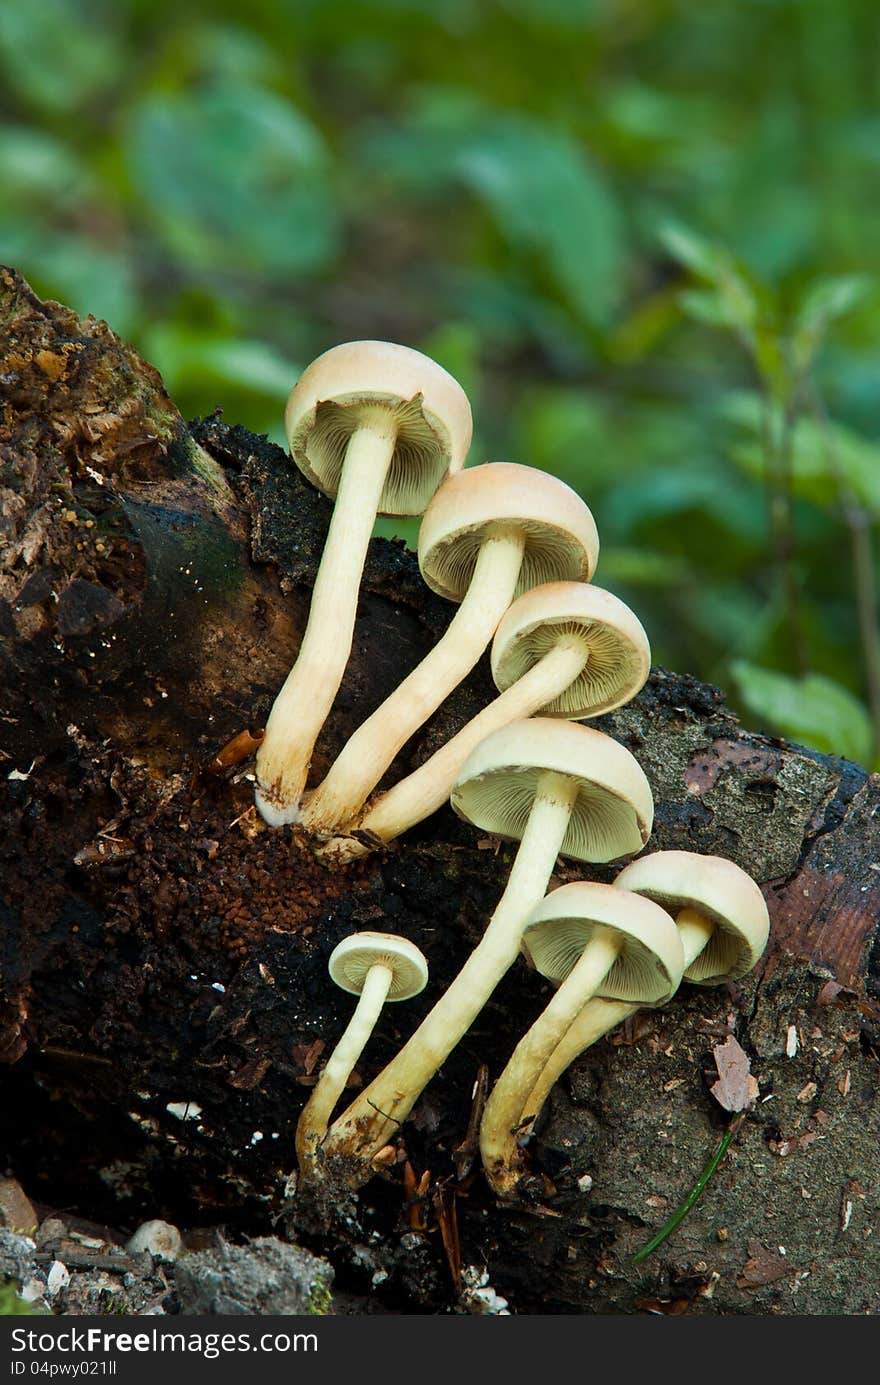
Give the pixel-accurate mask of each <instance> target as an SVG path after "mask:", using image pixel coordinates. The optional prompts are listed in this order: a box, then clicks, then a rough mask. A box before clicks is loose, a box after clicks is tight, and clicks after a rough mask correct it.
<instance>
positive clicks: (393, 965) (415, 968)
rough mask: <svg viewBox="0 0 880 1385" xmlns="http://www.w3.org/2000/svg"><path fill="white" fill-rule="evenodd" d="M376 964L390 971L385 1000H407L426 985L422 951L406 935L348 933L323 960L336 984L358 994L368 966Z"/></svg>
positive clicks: (425, 963) (426, 966)
mask: <svg viewBox="0 0 880 1385" xmlns="http://www.w3.org/2000/svg"><path fill="white" fill-rule="evenodd" d="M377 966H382V967H387V968H388V970H389V971H390V972H391V985H390V986H389V988H388V995H387V997H386V999H388V1000H409V999H410V997H411V996H414V995H418V993H419V991H423V990H424V989H425V986H426V985H427V982H428V963H427V961H426V959H425V957H424V954H423V953H422V952H420V951H419V949H418V948H417V947H416V945H415V943H411V942H410V941H409V939H408V938H399V937H397V936H396V934H394V933H370V932H363V933H352V934H351V935H350V936H349V937H347V938H343V939H342V942H341V943H337V945H336V947H334V949H333V951H332V952H331V954H330V958H329V961H328V963H327V969H328V971H329V972H330V976H331V978H332V979H333V980H334V981H335V982H336V985H337V986H341V988H342V989H343V990H344V991H350V992H351V994H352V995H360V993H361V991H362V990H363V989H364V982H365V981H366V979H367V974H368V973H369V971H370V968H371V967H377Z"/></svg>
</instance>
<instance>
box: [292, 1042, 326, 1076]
mask: <svg viewBox="0 0 880 1385" xmlns="http://www.w3.org/2000/svg"><path fill="white" fill-rule="evenodd" d="M291 1052H292V1056H293V1059H294V1062H296V1063H298V1064H299V1066H300V1067H301V1068H302V1070H303V1072H304V1073H305V1075H306V1077H311V1075H312V1073H313V1072H314V1071H315V1064H316V1063H317V1061H318V1059H319V1058H320V1056H321V1054H322V1053H323V1052H324V1040H323V1039H315V1040H313V1042H312V1043H310V1044H297V1046H296V1048H294V1049H292V1050H291Z"/></svg>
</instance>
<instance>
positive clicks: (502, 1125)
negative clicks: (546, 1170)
mask: <svg viewBox="0 0 880 1385" xmlns="http://www.w3.org/2000/svg"><path fill="white" fill-rule="evenodd" d="M620 950H621V939H620V935H619V934H616V933H613V932H612V931H611V930H610V929H603V930H599V931H597V934H596V936H594V938H593V939H592V940H591V941H590V943H589V944H588V946H587V947H586V948H585V949H584V951H583V953H582V954H581V956H580V957H579V958H578V960H577V962H576V963H575V965H574V966H573V967H572V969H571V972H570V973H569V975H568V976H567V977H566V979H565V980H564V981H563V983H562V985H561V986H560V987H559V990H558V991H557V992H556V994H555V995H554V997H553V999H552V1000H551V1001H550V1003H549V1005H547V1007H546V1008H545V1009H544V1010H543V1011H542V1012H541V1014H540V1015H539V1016H538V1018H537V1020H536V1021H535V1023H534V1024H533V1025H532V1027H531V1029H529V1031H528V1033H527V1034H525V1035H524V1037H523V1038H522V1039H520V1041H519V1043H518V1044H517V1046H516V1048H515V1049H514V1051H513V1054H512V1056H511V1058H510V1061H509V1062H508V1064H507V1066H506V1067H505V1069H504V1071H503V1072H502V1074H501V1076H500V1077H499V1079H498V1081H497V1082H496V1083H495V1086H494V1088H493V1089H492V1095H491V1096H490V1097H489V1100H488V1101H487V1103H486V1109H485V1111H484V1112H483V1119H482V1122H481V1124H480V1153H481V1155H482V1159H483V1165H484V1167H485V1170H486V1174H487V1177H488V1179H489V1182H490V1183H491V1184H492V1187H493V1188H494V1189H495V1192H496V1193H498V1194H499V1196H502V1197H503V1196H505V1195H507V1194H509V1193H510V1192H512V1191H513V1189H514V1187H515V1186H516V1181H517V1174H518V1170H517V1168H516V1162H517V1161H516V1154H517V1136H518V1134H519V1127H520V1124H521V1112H522V1104H523V1091H528V1090H529V1088H530V1087H531V1086H532V1083H533V1082H534V1081H535V1079H536V1078H537V1076H538V1075H539V1073H540V1072H541V1070H542V1068H543V1066H544V1064H545V1063H546V1062H547V1060H548V1058H550V1056H551V1054H552V1053H553V1052H554V1050H555V1048H556V1046H557V1044H558V1043H559V1041H560V1039H562V1037H563V1035H564V1034H565V1032H566V1030H567V1029H568V1028H569V1026H570V1025H571V1024H572V1022H573V1021H574V1020H575V1019H576V1018H577V1016H578V1014H579V1012H580V1011H582V1010H583V1008H584V1006H585V1005H586V1003H587V1001H588V1000H589V999H590V997H591V996H593V995H594V994H595V992H596V991H597V990H598V988H599V987H600V986H601V984H602V982H603V981H604V980H605V977H606V976H607V975H608V973H609V971H610V970H611V968H612V967H613V965H614V963H615V961H616V960H617V957H618V954H619V953H620Z"/></svg>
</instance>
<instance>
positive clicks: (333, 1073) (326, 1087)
mask: <svg viewBox="0 0 880 1385" xmlns="http://www.w3.org/2000/svg"><path fill="white" fill-rule="evenodd" d="M327 965H328V970H329V972H330V976H331V978H332V980H333V981H335V983H336V985H337V986H341V987H342V989H343V990H344V991H349V992H351V994H352V995H356V996H358V997H359V1000H358V1003H357V1007H356V1009H355V1012H354V1014H353V1015H352V1017H351V1019H350V1020H349V1022H348V1026H347V1028H346V1030H345V1032H344V1033H343V1035H342V1037H341V1039H340V1040H339V1042H338V1043H337V1045H336V1047H335V1048H334V1050H333V1052H332V1053H331V1054H330V1057H329V1059H328V1060H327V1063H326V1066H325V1067H324V1071H323V1072H322V1073H321V1076H320V1078H319V1080H318V1084H317V1086H316V1087H315V1089H314V1091H313V1092H312V1095H311V1096H310V1097H309V1100H308V1101H307V1102H306V1104H305V1106H304V1107H303V1109H302V1113H301V1115H300V1118H299V1123H298V1125H297V1127H296V1154H297V1161H298V1163H299V1166H300V1170H301V1171H302V1173H303V1174H305V1175H308V1174H310V1173H312V1172H314V1169H315V1162H316V1157H317V1152H318V1147H319V1145H320V1143H321V1141H322V1139H323V1138H324V1136H325V1135H326V1133H327V1124H328V1121H329V1119H330V1116H331V1115H332V1113H333V1107H334V1106H335V1105H336V1102H337V1101H338V1099H339V1097H340V1095H341V1094H342V1092H343V1090H344V1089H345V1084H346V1082H347V1081H348V1079H349V1077H350V1076H351V1072H352V1069H353V1068H354V1066H355V1064H356V1062H357V1060H358V1058H360V1056H361V1053H362V1052H363V1050H364V1045H365V1044H366V1043H367V1040H368V1039H369V1037H370V1035H371V1034H372V1032H373V1029H374V1028H375V1026H376V1022H377V1020H378V1018H379V1015H380V1013H381V1010H382V1006H383V1005H384V1004H385V1001H386V1000H409V999H410V998H411V997H412V996H414V995H418V994H419V992H420V991H423V990H424V988H425V986H426V984H427V981H428V963H427V962H426V960H425V958H424V956H423V954H422V953H421V952H420V951H419V949H418V948H417V947H416V945H415V943H411V942H409V941H408V940H407V939H406V938H399V937H396V936H395V935H394V934H393V933H369V932H364V933H352V934H351V936H350V937H347V938H343V939H342V942H341V943H339V944H338V946H336V947H335V948H334V949H333V951H332V952H331V954H330V960H329V962H328V964H327Z"/></svg>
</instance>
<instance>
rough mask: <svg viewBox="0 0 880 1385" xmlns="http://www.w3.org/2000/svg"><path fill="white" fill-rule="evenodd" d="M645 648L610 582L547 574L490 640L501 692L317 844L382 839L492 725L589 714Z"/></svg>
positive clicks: (616, 694)
mask: <svg viewBox="0 0 880 1385" xmlns="http://www.w3.org/2000/svg"><path fill="white" fill-rule="evenodd" d="M650 667H651V650H650V647H649V645H648V637H647V635H646V634H645V631H644V629H643V628H642V625H641V622H640V621H639V620H638V619H637V617H636V616H634V615H633V613H632V611H631V610H630V609H629V607H628V606H626V605H624V603H623V602H622V601H620V600H619V599H618V598H617V597H616V596H612V594H611V593H610V592H606V591H603V590H602V589H601V587H596V586H592V585H587V584H586V583H584V582H549V583H547V584H546V585H544V586H541V587H535V588H534V589H533V590H532V591H530V592H527V593H526V594H525V596H521V597H520V598H519V600H518V601H515V602H514V604H513V605H512V606H511V608H510V610H509V611H508V612H507V614H506V615H505V616H504V617H503V619H502V621H501V624H500V625H499V626H498V629H497V631H496V634H495V639H494V641H493V644H492V675H493V677H494V679H495V683H496V684H497V686H498V688H499V689H500V690H501V696H500V697H497V698H495V700H494V701H493V702H490V704H489V705H488V707H484V708H483V710H482V711H481V712H479V713H478V714H477V716H475V717H474V718H472V720H471V721H469V722H468V723H467V725H466V726H464V727H463V728H462V730H461V731H459V732H458V734H457V735H456V736H453V737H452V739H451V740H449V741H447V743H446V744H445V745H444V746H442V747H441V748H440V750H438V751H437V752H436V753H435V754H434V755H432V756H431V757H430V759H428V760H426V761H425V763H424V764H423V765H421V766H420V767H419V768H418V769H417V770H415V771H414V773H413V774H410V775H408V776H407V778H405V779H402V780H401V781H400V783H399V784H396V785H395V786H394V787H393V788H392V789H389V790H388V792H387V793H385V794H383V795H382V796H381V797H380V798H378V799H377V800H376V801H375V802H374V803H373V804H372V806H371V807H370V808H369V809H368V810H367V812H366V814H365V815H364V816H363V817H362V818H361V819H360V820H359V821H358V822H357V829H358V831H359V832H360V833H363V834H364V835H363V838H362V839H360V838H358V837H355V836H348V837H340V838H337V839H335V841H334V842H333V843H332V844H330V843H328V845H327V847H326V848H325V849H324V851H323V852H322V855H324V856H325V858H330V859H332V860H333V861H334V862H335V863H336V864H337V865H341V864H344V863H345V862H346V861H349V860H352V859H353V858H354V857H356V856H359V855H363V854H365V852H366V851H367V850H368V847H367V845H366V844H365V843H366V842H367V841H372V840H374V839H376V838H378V839H379V840H381V841H383V842H386V841H391V840H392V839H393V838H394V837H397V836H399V835H400V833H401V832H405V831H406V829H407V828H408V827H412V826H414V824H415V823H417V822H421V821H422V819H423V818H426V817H428V816H429V815H430V814H431V813H433V812H436V810H437V809H438V808H439V807H440V806H441V805H442V804H443V803H445V801H446V799H447V798H448V797H449V793H450V790H451V788H452V785H453V783H454V782H455V777H456V775H457V774H458V772H459V770H460V769H461V766H462V765H463V764H464V762H465V760H466V759H467V757H468V755H469V754H470V753H471V751H472V750H473V749H474V747H475V746H477V745H479V743H480V741H482V740H484V739H485V737H486V736H487V735H489V734H490V733H491V732H493V731H496V730H499V729H500V728H501V727H503V726H506V725H508V724H509V723H510V722H512V721H517V720H519V719H520V718H522V717H527V716H531V715H532V714H533V713H535V712H542V713H544V714H549V715H551V716H558V717H593V716H599V715H600V714H601V713H603V712H609V711H611V710H612V708H614V707H620V706H621V705H622V704H623V703H625V702H628V701H629V700H630V698H632V697H635V695H636V693H637V692H638V691H639V689H640V688H641V687H642V685H643V684H644V682H645V679H646V678H647V676H648V673H649V671H650Z"/></svg>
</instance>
